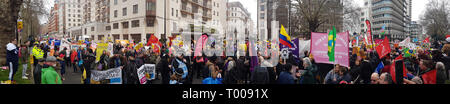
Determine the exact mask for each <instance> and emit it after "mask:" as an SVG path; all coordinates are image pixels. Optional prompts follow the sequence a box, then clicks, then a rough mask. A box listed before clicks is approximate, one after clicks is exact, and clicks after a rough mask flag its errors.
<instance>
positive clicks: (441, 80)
mask: <svg viewBox="0 0 450 104" xmlns="http://www.w3.org/2000/svg"><path fill="white" fill-rule="evenodd" d="M436 70H437V73H436V84H445V80H446V79H447V74H446V71H445V66H444V63H442V62H437V63H436Z"/></svg>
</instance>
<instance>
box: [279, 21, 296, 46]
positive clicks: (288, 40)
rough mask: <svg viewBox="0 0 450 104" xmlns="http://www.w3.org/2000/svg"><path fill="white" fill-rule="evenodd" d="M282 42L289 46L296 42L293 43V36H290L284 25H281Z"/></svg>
mask: <svg viewBox="0 0 450 104" xmlns="http://www.w3.org/2000/svg"><path fill="white" fill-rule="evenodd" d="M280 43H281V44H283V45H285V46H288V47H289V48H292V47H294V43H292V41H291V37H290V36H289V34H287V32H286V30H285V29H284V26H283V25H281V29H280Z"/></svg>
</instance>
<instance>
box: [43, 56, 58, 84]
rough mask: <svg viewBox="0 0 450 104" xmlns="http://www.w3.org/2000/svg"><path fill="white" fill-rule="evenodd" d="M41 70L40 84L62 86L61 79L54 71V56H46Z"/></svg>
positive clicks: (55, 63) (55, 62)
mask: <svg viewBox="0 0 450 104" xmlns="http://www.w3.org/2000/svg"><path fill="white" fill-rule="evenodd" d="M45 61H46V62H45V65H44V68H43V69H42V76H41V84H62V81H61V77H60V76H59V74H58V72H56V71H55V67H56V65H57V61H56V57H55V56H48V57H47V58H46V60H45Z"/></svg>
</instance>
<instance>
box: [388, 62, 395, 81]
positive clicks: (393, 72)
mask: <svg viewBox="0 0 450 104" xmlns="http://www.w3.org/2000/svg"><path fill="white" fill-rule="evenodd" d="M394 62H395V61H394ZM389 73H391V76H392V81H394V83H397V80H396V78H395V63H393V64H392V66H391V70H390V71H389Z"/></svg>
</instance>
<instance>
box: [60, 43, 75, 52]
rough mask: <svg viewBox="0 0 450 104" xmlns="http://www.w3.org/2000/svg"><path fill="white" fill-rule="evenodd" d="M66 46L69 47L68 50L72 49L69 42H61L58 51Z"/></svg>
mask: <svg viewBox="0 0 450 104" xmlns="http://www.w3.org/2000/svg"><path fill="white" fill-rule="evenodd" d="M64 48H67V50H71V49H72V47H70V45H69V44H67V43H61V46H60V47H59V50H58V51H62V50H64Z"/></svg>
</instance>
